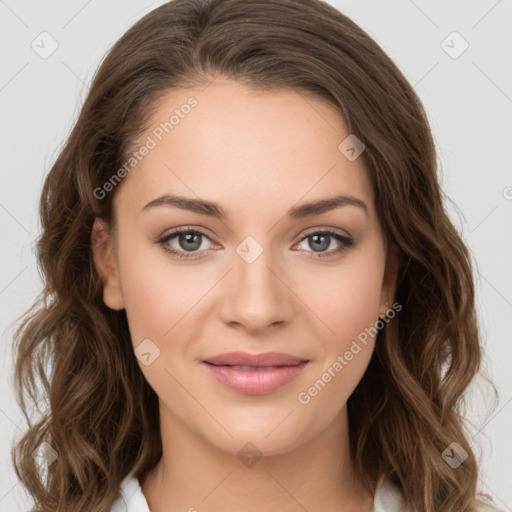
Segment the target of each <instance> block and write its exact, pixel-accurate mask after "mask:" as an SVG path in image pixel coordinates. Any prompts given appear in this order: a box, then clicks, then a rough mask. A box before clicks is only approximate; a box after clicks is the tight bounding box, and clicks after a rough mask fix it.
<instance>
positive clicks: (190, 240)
mask: <svg viewBox="0 0 512 512" xmlns="http://www.w3.org/2000/svg"><path fill="white" fill-rule="evenodd" d="M200 236H201V235H199V234H198V233H182V234H180V237H179V241H180V246H181V247H182V248H183V249H198V248H199V247H200V246H201V241H200ZM187 244H192V246H190V245H189V246H187Z"/></svg>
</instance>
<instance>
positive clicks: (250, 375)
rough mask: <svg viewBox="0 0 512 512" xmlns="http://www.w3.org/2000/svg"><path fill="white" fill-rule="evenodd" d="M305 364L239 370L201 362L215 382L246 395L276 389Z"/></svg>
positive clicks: (294, 376)
mask: <svg viewBox="0 0 512 512" xmlns="http://www.w3.org/2000/svg"><path fill="white" fill-rule="evenodd" d="M306 364H307V361H303V362H302V363H300V364H297V365H294V366H276V367H274V368H266V369H254V370H239V369H236V368H233V367H232V366H215V365H213V364H210V363H203V365H204V366H206V368H207V369H208V371H209V372H210V373H211V374H212V375H213V378H214V379H215V380H216V381H217V382H219V383H220V384H223V385H224V386H227V387H228V388H230V389H233V390H235V391H238V392H239V393H246V394H248V395H264V394H266V393H272V392H273V391H276V390H277V389H279V388H281V387H282V386H284V385H285V384H288V382H291V381H292V380H293V379H295V378H296V377H297V376H298V375H299V374H300V373H301V372H302V370H303V369H304V367H305V366H306Z"/></svg>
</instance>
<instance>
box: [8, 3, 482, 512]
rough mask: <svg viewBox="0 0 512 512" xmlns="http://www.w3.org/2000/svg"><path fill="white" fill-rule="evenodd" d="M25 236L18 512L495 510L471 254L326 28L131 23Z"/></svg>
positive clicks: (379, 57) (423, 170) (380, 60)
mask: <svg viewBox="0 0 512 512" xmlns="http://www.w3.org/2000/svg"><path fill="white" fill-rule="evenodd" d="M40 213H41V219H42V228H43V231H42V235H41V238H40V239H39V241H38V248H39V260H40V263H41V267H42V270H43V272H44V278H45V282H46V287H45V290H44V293H43V295H42V297H41V301H40V303H39V304H38V305H37V309H36V310H35V311H34V312H33V314H32V315H31V316H28V317H27V318H26V319H25V321H24V323H23V324H22V325H21V326H20V329H19V330H18V332H17V359H16V366H15V377H16V382H17V390H18V396H19V401H20V403H21V405H22V407H25V402H24V401H23V394H22V391H23V389H25V388H27V389H31V390H32V392H33V396H34V399H37V397H36V391H35V388H34V387H33V386H32V384H33V382H34V380H35V379H36V378H40V380H41V382H42V383H43V384H44V393H45V396H47V397H48V398H49V401H50V407H49V409H48V411H46V412H45V414H44V415H43V416H42V418H41V419H40V421H39V422H37V423H35V424H34V425H32V426H31V427H30V429H29V430H28V431H27V433H26V434H25V436H24V437H23V438H22V439H21V440H20V441H19V442H18V443H17V445H16V446H15V447H14V449H13V459H14V463H15V467H16V471H17V474H18V476H19V478H20V479H21V481H22V482H23V483H24V485H25V486H26V488H27V489H28V491H29V492H30V494H31V495H32V496H33V497H34V501H35V505H36V510H38V511H50V510H51V511H68V510H73V511H88V512H89V511H92V510H94V511H108V510H112V511H115V512H118V511H121V510H127V511H129V512H131V511H135V510H137V511H138V512H141V511H142V512H144V511H149V510H151V512H160V511H164V510H165V511H175V510H176V511H177V510H190V511H193V510H200V511H203V510H204V511H206V510H209V511H214V510H244V511H252V510H255V511H256V510H265V511H270V512H272V511H274V510H280V511H282V510H285V511H288V510H290V511H292V510H308V511H313V510H320V509H321V510H323V511H342V512H352V511H359V512H371V511H372V510H374V511H375V512H391V511H398V510H416V511H423V510H426V511H432V512H434V511H436V512H437V511H461V512H471V511H477V510H479V511H480V510H488V508H487V506H486V504H485V500H484V499H483V497H482V496H480V495H479V493H478V492H477V480H478V467H477V462H476V458H475V455H474V454H473V452H472V450H471V447H470V445H469V440H468V438H467V435H466V433H465V427H464V418H463V417H461V414H460V406H461V403H462V400H463V398H464V393H465V390H466V388H467V386H468V385H469V383H470V382H471V380H472V378H473V377H474V376H475V374H476V373H477V371H478V369H479V365H480V359H481V351H480V341H479V334H478V326H477V321H476V315H475V306H474V285H473V278H472V268H471V260H470V255H469V252H468V250H467V248H466V247H465V245H464V243H463V241H462V240H461V238H460V237H459V235H458V233H457V231H456V229H455V228H454V226H453V225H452V223H451V222H450V219H449V217H448V215H447V213H446V211H445V208H444V205H443V196H442V192H441V190H440V187H439V183H438V179H437V173H436V154H435V148H434V143H433V140H432V135H431V132H430V128H429V125H428V121H427V117H426V114H425V112H424V109H423V107H422V105H421V102H420V101H419V99H418V97H417V96H416V94H415V93H414V91H413V89H412V87H411V86H410V84H409V83H408V82H407V81H406V80H405V78H404V77H403V75H402V74H401V73H400V71H399V70H398V69H397V67H396V66H395V65H394V64H393V63H392V62H391V60H390V59H389V57H387V55H386V54H385V53H384V52H383V50H382V49H381V48H380V47H379V46H378V45H377V44H376V43H375V42H374V41H373V40H372V39H371V38H370V37H369V36H368V35H367V34H366V33H365V32H364V31H363V30H361V28H359V27H358V26H356V25H355V24H354V23H353V22H352V21H350V20H349V19H348V18H347V17H345V16H344V15H342V14H341V13H339V12H338V11H337V10H335V9H334V8H332V7H330V6H329V5H327V4H325V3H323V2H320V1H318V0H314V1H311V0H300V1H297V0H284V1H280V2H273V1H269V0H257V1H256V0H254V1H253V0H249V1H244V2H240V1H236V0H207V1H200V0H173V1H171V2H169V3H167V4H165V5H163V6H161V7H159V8H157V9H155V10H154V11H152V12H151V13H149V14H148V15H146V16H145V17H144V18H143V19H141V20H140V21H139V22H138V23H136V24H135V25H134V26H133V27H132V28H131V29H130V30H129V31H128V32H127V33H126V34H125V35H124V36H123V37H122V38H121V39H120V40H119V41H118V42H117V44H116V45H115V46H114V47H113V48H112V49H111V51H110V52H109V54H108V55H107V57H106V58H105V59H104V61H103V63H102V64H101V66H100V68H99V70H98V72H97V74H96V76H95V78H94V80H93V84H92V86H91V90H90V93H89V95H88V97H87V99H86V101H85V104H84V106H83V108H82V111H81V114H80V117H79V119H78V121H77V123H76V125H75V127H74V129H73V131H72V133H71V135H70V137H69V139H68V141H67V143H66V145H65V147H64V149H63V151H62V152H61V154H60V155H59V157H58V158H57V160H56V162H55V164H54V165H53V167H52V169H51V170H50V173H49V175H48V177H47V179H46V181H45V184H44V189H43V193H42V197H41V204H40ZM48 363H50V364H51V375H48V376H46V375H45V373H44V368H45V365H47V364H48ZM36 450H40V451H41V450H42V451H43V452H44V453H43V455H44V458H45V460H46V464H43V467H44V471H41V470H40V466H39V465H37V464H36V463H35V461H34V459H33V458H32V453H33V452H34V451H36Z"/></svg>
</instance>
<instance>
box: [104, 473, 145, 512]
mask: <svg viewBox="0 0 512 512" xmlns="http://www.w3.org/2000/svg"><path fill="white" fill-rule="evenodd" d="M110 511H111V512H150V510H149V506H148V503H147V501H146V498H145V497H144V494H143V493H142V489H141V488H140V485H139V481H138V480H137V478H135V476H134V475H133V474H132V473H130V474H128V475H127V476H126V477H125V478H124V479H123V481H122V482H121V487H120V490H119V496H118V497H117V499H116V501H115V502H114V504H113V505H112V508H111V509H110Z"/></svg>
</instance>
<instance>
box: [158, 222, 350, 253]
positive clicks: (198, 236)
mask: <svg viewBox="0 0 512 512" xmlns="http://www.w3.org/2000/svg"><path fill="white" fill-rule="evenodd" d="M206 240H209V241H210V242H211V240H210V238H209V237H208V236H207V235H206V234H205V233H203V232H202V231H199V230H197V229H192V228H189V227H182V228H176V229H174V230H173V231H171V232H170V233H168V234H166V235H164V236H162V237H160V238H158V239H157V240H156V243H157V244H158V245H160V246H161V247H162V249H163V250H164V251H166V252H168V253H170V254H171V255H172V256H175V257H178V258H185V259H194V258H200V257H201V256H202V253H204V251H206V250H207V249H208V247H205V244H204V242H205V241H206ZM306 241H307V245H308V246H309V249H312V251H308V248H306V249H305V250H306V252H313V253H315V255H314V256H306V257H307V258H312V259H315V258H325V257H330V256H334V255H336V254H340V253H341V252H343V251H346V250H347V249H349V248H351V247H354V246H355V245H356V244H355V242H354V241H353V240H352V239H351V238H349V237H346V236H343V235H340V234H339V233H337V232H334V231H330V230H323V231H313V232H311V233H309V234H307V235H306V236H304V237H303V238H302V239H301V241H300V242H299V244H302V243H304V242H306ZM171 242H174V243H171ZM206 245H207V244H206ZM332 245H335V248H334V249H331V250H329V251H328V250H327V249H329V247H331V246H332ZM303 250H304V248H303Z"/></svg>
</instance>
